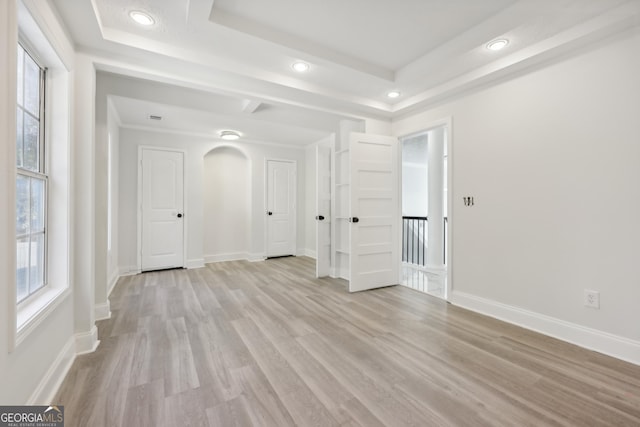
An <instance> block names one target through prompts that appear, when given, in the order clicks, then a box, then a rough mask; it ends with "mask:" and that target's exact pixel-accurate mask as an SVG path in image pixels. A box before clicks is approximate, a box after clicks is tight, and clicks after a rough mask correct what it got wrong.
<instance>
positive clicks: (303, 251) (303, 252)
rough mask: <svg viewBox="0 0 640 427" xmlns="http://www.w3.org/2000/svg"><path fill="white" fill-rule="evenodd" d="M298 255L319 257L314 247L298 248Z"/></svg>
mask: <svg viewBox="0 0 640 427" xmlns="http://www.w3.org/2000/svg"><path fill="white" fill-rule="evenodd" d="M298 256H308V257H309V258H313V259H317V256H316V251H314V250H313V249H298Z"/></svg>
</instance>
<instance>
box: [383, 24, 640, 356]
mask: <svg viewBox="0 0 640 427" xmlns="http://www.w3.org/2000/svg"><path fill="white" fill-rule="evenodd" d="M638 51H640V35H639V34H638V33H637V32H636V33H627V34H624V35H620V36H618V37H617V38H616V39H614V40H609V41H608V42H603V43H600V44H599V45H598V46H594V47H593V48H592V50H590V51H586V52H582V53H581V54H579V55H576V56H574V57H570V58H567V59H566V60H564V61H562V62H558V63H555V64H551V65H548V66H547V67H545V68H542V69H538V70H536V71H533V72H531V73H529V74H526V75H523V76H519V77H515V78H513V79H512V80H510V81H506V82H503V83H501V84H498V85H497V86H495V87H493V88H489V89H486V90H483V91H480V92H477V93H475V94H472V95H469V96H466V97H463V98H461V99H458V100H455V101H452V102H449V103H447V104H444V105H442V106H438V107H437V108H434V109H432V110H429V111H426V112H423V113H420V114H416V115H413V116H411V117H408V118H405V119H402V120H398V121H396V122H395V123H394V126H393V131H394V134H396V135H407V134H409V133H412V132H416V131H418V130H420V129H424V128H425V127H427V126H429V125H430V124H431V123H433V122H434V121H437V120H439V119H442V118H445V117H451V118H452V122H453V132H452V144H453V153H452V156H453V158H452V161H453V182H452V183H451V184H452V185H451V189H450V191H453V197H452V200H453V208H454V209H453V212H450V216H452V221H453V222H452V225H453V227H452V230H453V260H452V261H453V277H452V279H453V302H454V303H457V304H461V305H464V306H467V307H470V308H473V309H475V310H479V311H484V312H486V313H489V314H492V315H494V316H498V317H502V318H505V319H508V320H510V321H513V322H518V323H521V324H524V325H527V326H528V327H531V328H535V329H538V330H541V331H544V332H546V333H549V334H553V335H556V336H559V337H561V338H563V339H566V340H570V341H574V342H577V343H579V344H581V345H584V346H588V347H591V348H595V349H598V350H599V351H602V352H605V353H609V354H614V355H617V356H619V357H621V358H625V359H627V360H632V361H634V362H635V363H640V327H639V325H640V314H639V312H638V301H640V282H639V280H640V279H638V277H639V276H638V269H637V265H638V253H640V247H639V244H638V242H640V220H639V219H640V186H639V185H638V183H639V182H640V167H638V165H639V164H640V143H639V142H638V136H639V135H640V120H638V118H639V117H640V78H638V76H640V55H638V54H637V53H638ZM463 196H474V197H475V206H473V207H464V206H463V204H462V197H463ZM584 289H593V290H597V291H599V292H600V293H601V308H600V310H595V309H591V308H586V307H584V306H583V290H584Z"/></svg>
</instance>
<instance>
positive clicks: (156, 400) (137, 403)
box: [56, 257, 640, 427]
mask: <svg viewBox="0 0 640 427" xmlns="http://www.w3.org/2000/svg"><path fill="white" fill-rule="evenodd" d="M314 265H315V264H314V261H313V260H311V259H309V258H304V257H298V258H281V259H273V260H268V261H265V262H260V263H249V262H225V263H219V264H210V265H208V266H207V267H206V268H201V269H196V270H170V271H164V272H151V273H145V274H141V275H137V276H131V277H125V278H122V279H120V281H119V282H118V284H117V286H116V288H115V290H114V292H113V294H112V296H111V310H112V318H111V319H109V320H106V321H101V322H98V328H99V337H100V340H101V344H100V346H99V347H98V349H97V350H96V351H95V352H94V353H92V354H88V355H83V356H79V357H78V358H77V359H76V361H75V363H74V365H73V367H72V368H71V370H70V372H69V374H68V375H67V378H66V379H65V381H64V382H63V384H62V386H61V388H60V390H59V392H58V395H57V399H56V403H58V404H62V405H65V415H66V425H67V427H71V426H93V427H99V426H126V427H129V426H224V427H227V426H279V427H280V426H366V427H369V426H639V425H640V367H639V366H635V365H632V364H628V363H624V362H621V361H619V360H616V359H613V358H610V357H606V356H603V355H601V354H598V353H594V352H591V351H587V350H584V349H581V348H578V347H576V346H573V345H570V344H567V343H564V342H561V341H558V340H554V339H551V338H548V337H545V336H542V335H539V334H536V333H533V332H530V331H527V330H524V329H521V328H518V327H516V326H512V325H509V324H505V323H502V322H499V321H497V320H494V319H490V318H487V317H484V316H481V315H478V314H475V313H472V312H469V311H466V310H463V309H459V308H456V307H452V306H450V305H448V304H446V303H444V302H443V301H441V300H438V299H436V298H433V297H430V296H428V295H425V294H422V293H419V292H417V291H414V290H411V289H408V288H406V287H401V286H396V287H391V288H384V289H378V290H374V291H368V292H361V293H356V294H349V293H348V292H347V288H346V283H345V282H344V281H341V280H332V279H320V280H318V279H315V278H313V271H314Z"/></svg>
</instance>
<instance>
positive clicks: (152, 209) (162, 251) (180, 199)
mask: <svg viewBox="0 0 640 427" xmlns="http://www.w3.org/2000/svg"><path fill="white" fill-rule="evenodd" d="M139 156H140V163H139V167H140V174H139V176H140V181H141V182H140V185H139V189H140V193H139V194H138V199H139V201H140V210H141V212H140V218H141V219H140V223H139V225H140V231H139V241H140V270H141V271H149V270H159V269H166V268H174V267H184V153H183V152H179V151H170V150H162V149H151V148H143V147H141V148H140V151H139Z"/></svg>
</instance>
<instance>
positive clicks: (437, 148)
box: [427, 127, 445, 268]
mask: <svg viewBox="0 0 640 427" xmlns="http://www.w3.org/2000/svg"><path fill="white" fill-rule="evenodd" d="M428 138H429V139H428V142H427V153H428V155H427V163H428V167H427V170H428V175H429V180H428V181H429V193H428V194H429V208H428V213H427V216H428V217H429V222H428V224H429V228H428V240H427V241H428V248H427V266H429V267H440V268H441V267H443V265H444V251H443V247H444V200H443V199H444V191H443V190H444V164H443V159H444V144H445V140H444V138H445V128H444V127H439V128H436V129H433V130H431V131H429V136H428Z"/></svg>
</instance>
